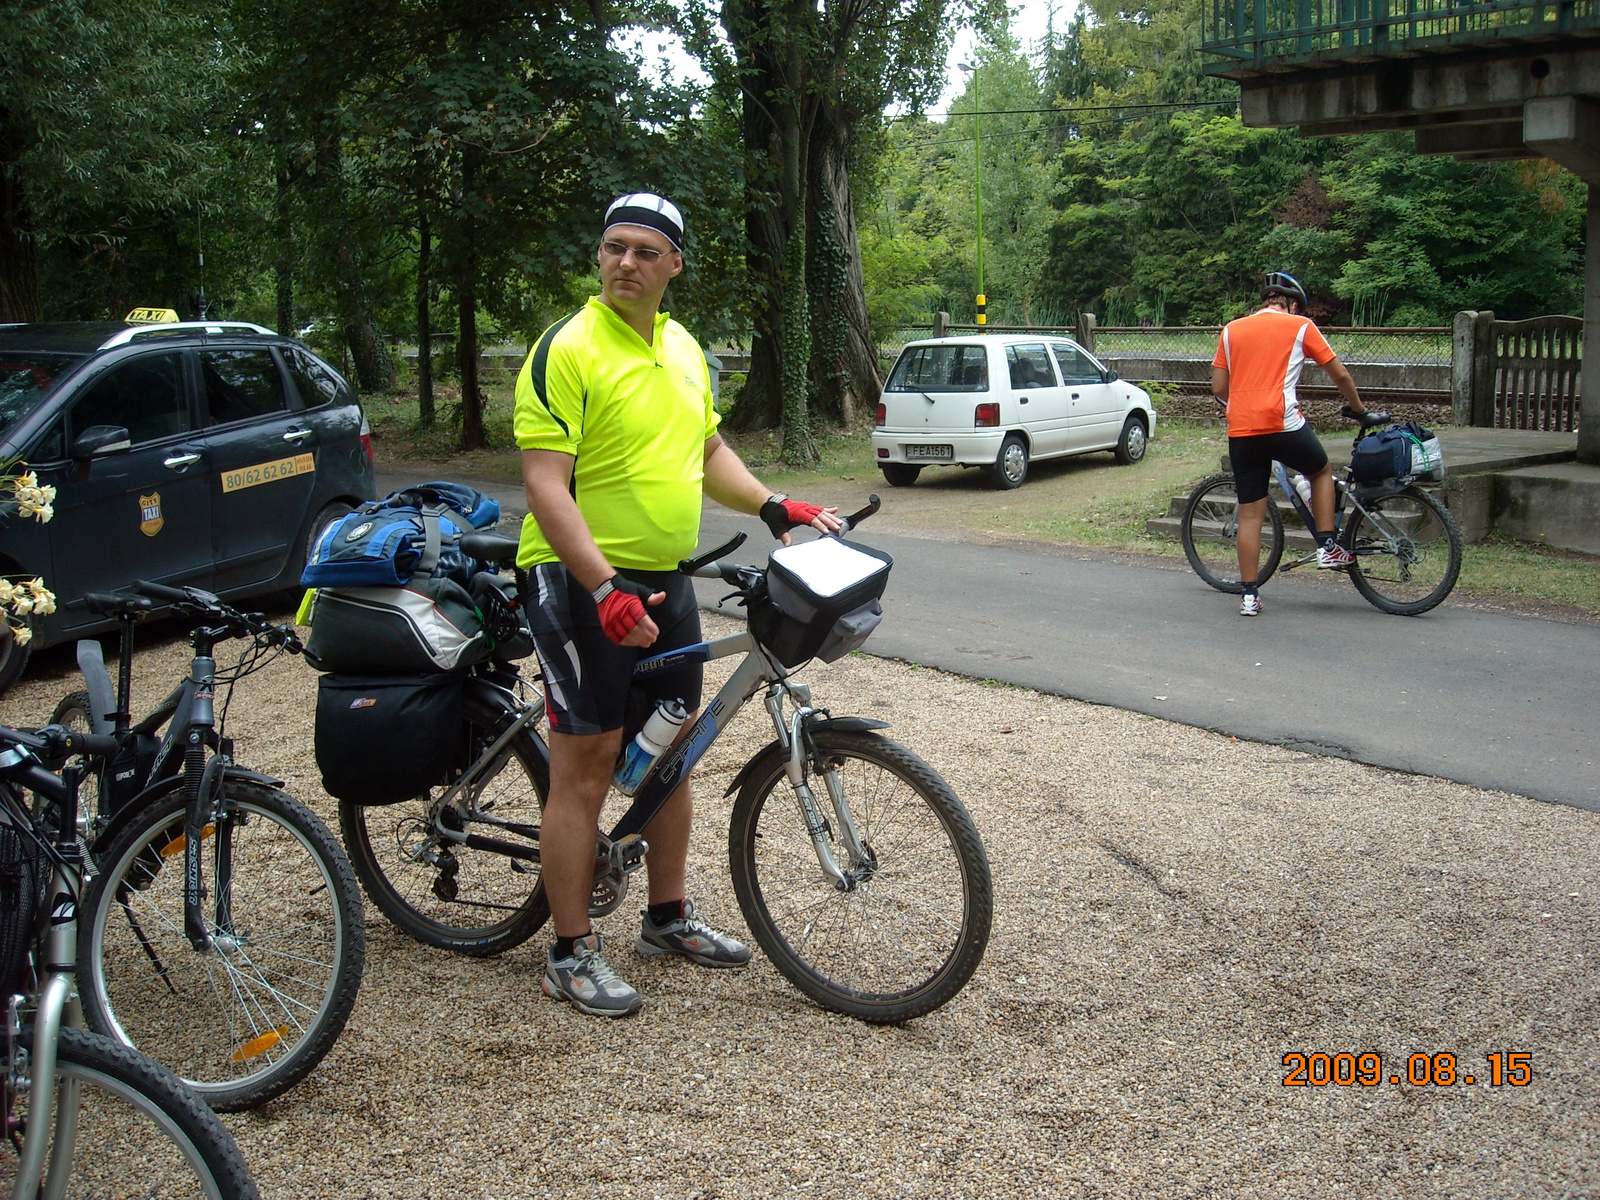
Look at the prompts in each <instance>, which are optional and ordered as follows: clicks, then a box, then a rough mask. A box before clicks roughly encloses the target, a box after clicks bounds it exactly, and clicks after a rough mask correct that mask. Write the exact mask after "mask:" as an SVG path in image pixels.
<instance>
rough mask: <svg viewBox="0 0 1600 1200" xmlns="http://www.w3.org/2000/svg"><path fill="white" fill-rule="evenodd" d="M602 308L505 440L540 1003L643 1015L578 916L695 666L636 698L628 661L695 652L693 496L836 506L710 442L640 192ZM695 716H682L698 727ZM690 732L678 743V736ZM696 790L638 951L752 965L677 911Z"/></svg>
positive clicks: (678, 238) (532, 358)
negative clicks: (605, 837)
mask: <svg viewBox="0 0 1600 1200" xmlns="http://www.w3.org/2000/svg"><path fill="white" fill-rule="evenodd" d="M598 254H599V261H600V294H599V295H598V296H595V297H591V298H590V299H589V301H588V303H586V304H585V305H584V306H583V308H581V309H579V310H578V311H577V312H575V313H572V314H571V315H570V316H567V317H564V318H563V319H561V320H560V321H557V322H556V323H555V324H554V325H552V326H551V327H550V328H549V329H547V330H545V332H544V334H543V335H542V336H541V337H540V338H539V340H538V342H537V343H536V344H535V345H534V347H533V349H532V351H531V352H530V353H529V355H528V360H527V362H526V363H524V364H523V367H522V372H521V374H520V375H519V376H518V377H517V389H516V414H515V429H516V436H517V444H518V445H519V446H520V447H521V448H522V472H523V481H524V484H525V486H526V489H527V496H528V509H529V514H528V517H527V519H526V520H525V521H524V522H523V527H522V542H521V547H520V548H519V550H518V554H517V562H518V565H519V566H522V567H523V568H525V569H526V570H527V571H528V572H529V575H530V587H529V591H530V593H531V594H530V596H529V598H528V618H529V622H530V624H531V625H532V628H533V633H534V645H535V648H536V650H537V652H538V655H539V665H540V668H541V669H542V671H543V673H544V678H545V688H546V698H547V702H548V709H549V717H550V794H549V797H548V799H547V801H546V804H545V810H544V817H543V821H542V824H541V827H540V839H539V840H540V858H541V863H542V868H543V872H544V886H545V894H546V896H547V897H548V898H549V902H550V913H551V918H552V921H553V923H554V926H555V934H556V940H555V944H554V945H553V946H552V947H551V949H550V952H549V956H548V959H547V963H546V967H545V976H544V984H543V986H544V991H545V993H546V994H547V995H549V996H551V997H552V998H554V999H558V1000H566V1001H568V1002H570V1003H571V1004H573V1005H574V1006H575V1007H577V1008H578V1009H580V1010H581V1011H583V1012H586V1013H590V1014H592V1015H595V1016H609V1017H620V1016H625V1015H627V1014H629V1013H632V1012H637V1011H638V1010H639V1008H640V1006H641V1005H642V1004H643V1001H642V1000H641V999H640V997H639V993H638V992H636V991H635V990H634V989H633V988H632V987H630V986H629V985H628V984H627V983H626V982H624V981H623V980H622V979H620V978H619V977H618V976H617V974H616V972H615V971H613V970H612V969H611V967H610V966H609V965H608V963H607V962H606V959H605V956H604V953H603V946H602V943H601V940H600V935H599V934H597V933H595V932H594V930H593V926H592V925H591V923H590V919H589V898H590V893H591V890H592V887H593V881H594V862H595V836H596V833H597V830H598V824H599V818H600V809H601V806H602V805H603V804H604V802H605V798H606V793H607V791H608V789H609V788H610V784H611V774H612V770H613V768H614V766H615V763H616V759H617V752H618V750H619V749H620V748H621V745H622V732H623V727H624V725H625V724H631V726H632V727H633V728H637V727H638V724H639V723H640V722H641V721H642V719H643V716H644V715H646V714H647V713H648V712H649V711H651V710H652V709H653V708H654V707H655V705H656V703H657V702H658V701H661V700H667V699H674V700H681V701H682V702H683V704H684V706H685V707H686V708H687V709H689V710H690V712H691V714H693V712H694V711H695V710H696V709H697V708H698V707H699V703H700V688H701V667H700V665H699V664H698V663H696V664H693V665H691V666H687V667H682V668H677V669H675V670H672V671H667V672H659V673H657V674H656V675H653V676H651V677H650V682H649V685H648V688H647V689H632V690H633V695H634V696H635V698H636V699H635V701H634V703H635V705H637V704H638V702H639V700H640V699H642V700H643V701H644V702H645V704H646V705H647V707H645V709H644V711H643V712H639V711H637V709H636V710H635V711H634V713H633V714H632V720H631V721H630V719H629V716H630V714H629V703H630V684H631V680H632V675H633V667H634V664H635V662H637V661H638V660H639V659H640V658H642V657H645V656H646V655H649V654H660V653H664V652H666V651H668V650H673V649H677V648H678V647H681V646H686V645H692V644H693V643H695V642H697V641H699V640H700V617H699V611H698V608H697V605H696V603H695V597H694V590H693V587H692V586H691V584H690V581H689V579H688V577H687V576H684V575H680V574H678V573H677V564H678V560H679V559H681V558H687V557H690V556H691V555H692V553H693V551H694V548H695V543H696V542H697V541H698V539H699V534H700V507H701V494H702V491H703V492H704V493H705V494H706V495H709V496H710V497H711V498H712V499H714V500H716V501H718V502H719V503H721V504H725V505H727V506H728V507H729V508H732V509H736V510H738V511H740V512H746V513H754V514H759V515H760V516H761V518H762V519H763V520H764V521H765V522H766V523H767V525H768V527H769V528H771V529H772V530H773V533H774V535H775V536H780V537H781V538H782V540H783V541H784V542H787V541H788V540H789V534H788V532H787V531H788V530H789V529H790V528H794V527H798V526H801V525H810V526H812V527H814V528H816V529H818V530H821V531H823V532H831V531H833V530H836V529H838V528H839V527H840V521H839V519H838V517H837V516H835V515H834V514H835V512H836V510H835V509H831V508H830V509H822V508H819V507H818V506H816V505H814V504H805V503H803V502H801V501H797V500H790V499H788V498H787V497H785V496H781V495H777V496H775V495H774V494H773V493H772V491H771V489H769V488H767V487H765V486H763V485H762V484H761V482H760V481H759V480H757V479H756V477H755V476H754V475H752V474H751V473H750V471H749V469H748V468H747V467H746V466H745V465H744V463H743V462H742V461H741V460H740V458H739V456H738V455H737V454H735V453H734V451H733V449H732V448H731V447H729V446H728V445H727V444H726V443H725V442H723V440H722V438H721V437H720V436H718V434H717V422H718V417H717V413H716V409H715V407H714V405H713V402H712V395H711V380H710V372H709V370H708V368H707V366H706V360H705V354H704V353H703V352H702V351H701V349H700V347H699V345H698V344H697V343H696V342H695V340H694V338H693V337H692V336H691V335H690V334H689V332H688V331H687V330H685V329H684V328H683V326H682V325H679V324H678V323H677V322H676V321H674V320H672V319H671V318H670V317H669V316H668V315H667V314H666V313H664V312H662V311H661V300H662V297H663V295H664V294H665V292H666V289H667V285H668V283H670V282H671V281H672V279H673V278H674V277H675V276H677V275H678V273H679V272H681V271H682V270H683V217H682V215H681V214H680V213H679V211H678V209H677V207H676V206H675V205H673V204H672V203H671V202H670V201H668V200H665V199H663V198H662V197H660V196H655V195H651V194H648V193H634V194H631V195H627V196H622V197H619V198H618V199H617V200H615V201H613V202H612V204H611V205H610V207H609V208H608V209H607V210H606V216H605V222H604V232H603V233H602V234H601V241H600V244H599V250H598ZM692 719H693V718H692V715H691V721H692ZM687 724H688V723H686V724H685V728H687ZM692 812H693V802H692V799H691V795H690V786H689V781H688V780H687V779H685V781H684V782H683V783H682V784H681V785H680V786H679V787H678V789H677V790H676V791H674V792H673V794H672V796H671V798H670V799H669V800H668V801H667V803H666V804H665V806H663V808H662V809H661V811H660V812H659V813H657V814H656V816H655V818H654V819H653V820H652V821H651V822H650V824H649V825H648V826H647V827H646V828H645V830H644V836H645V839H646V840H647V841H648V842H649V844H650V851H649V853H648V854H647V855H646V857H645V866H646V869H647V871H648V875H649V881H650V883H649V908H647V909H646V910H645V911H644V913H643V914H642V915H643V922H642V925H641V928H640V933H639V937H638V939H637V940H636V942H635V943H634V945H635V948H636V949H637V950H638V951H640V952H641V953H643V954H668V953H671V954H680V955H683V956H684V957H686V958H689V959H690V960H691V961H693V962H696V963H698V964H700V965H702V966H712V967H739V966H743V965H744V964H745V963H747V962H748V961H749V959H750V951H749V950H748V949H747V948H746V947H745V946H743V945H741V944H740V943H739V942H737V941H735V940H734V939H733V938H731V937H729V936H727V935H726V934H723V933H719V932H718V931H716V930H714V929H712V928H710V927H709V926H708V925H706V924H705V923H704V922H702V921H701V920H700V919H699V918H698V917H697V916H696V914H695V909H694V905H693V904H692V903H691V902H690V901H689V899H688V896H687V881H686V879H685V863H686V860H687V857H688V849H689V833H690V827H691V822H692Z"/></svg>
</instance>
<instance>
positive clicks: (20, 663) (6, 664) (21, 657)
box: [0, 617, 31, 692]
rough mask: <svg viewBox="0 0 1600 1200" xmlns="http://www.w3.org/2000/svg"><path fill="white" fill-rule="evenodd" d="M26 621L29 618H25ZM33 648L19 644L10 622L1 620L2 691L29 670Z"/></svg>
mask: <svg viewBox="0 0 1600 1200" xmlns="http://www.w3.org/2000/svg"><path fill="white" fill-rule="evenodd" d="M23 620H24V622H26V620H27V618H26V617H24V618H23ZM30 653H31V649H30V648H29V647H27V646H22V645H18V644H17V639H16V635H15V634H14V633H13V631H12V629H11V625H10V624H9V623H8V622H5V621H0V692H4V691H5V690H6V689H7V688H9V687H10V686H11V685H12V684H13V683H15V682H16V681H17V680H18V679H20V678H21V677H22V672H23V671H25V670H27V667H28V655H29V654H30Z"/></svg>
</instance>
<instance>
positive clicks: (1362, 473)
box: [1350, 421, 1444, 484]
mask: <svg viewBox="0 0 1600 1200" xmlns="http://www.w3.org/2000/svg"><path fill="white" fill-rule="evenodd" d="M1350 468H1351V471H1352V473H1353V474H1354V475H1355V480H1356V482H1357V483H1363V484H1376V483H1387V482H1389V481H1390V480H1395V481H1405V482H1410V481H1412V480H1419V479H1420V480H1424V481H1428V482H1434V483H1436V482H1438V481H1439V480H1442V479H1443V478H1444V454H1443V453H1442V452H1441V450H1440V449H1439V439H1438V437H1437V436H1435V435H1434V433H1433V431H1432V430H1429V429H1424V428H1423V427H1422V426H1420V425H1418V424H1416V423H1415V422H1414V421H1407V422H1406V423H1405V424H1403V425H1395V426H1392V427H1391V428H1388V429H1380V430H1378V431H1377V432H1375V433H1369V434H1367V435H1366V436H1365V437H1364V438H1362V439H1361V440H1360V441H1359V442H1357V443H1356V448H1355V452H1354V453H1353V454H1352V455H1351V456H1350Z"/></svg>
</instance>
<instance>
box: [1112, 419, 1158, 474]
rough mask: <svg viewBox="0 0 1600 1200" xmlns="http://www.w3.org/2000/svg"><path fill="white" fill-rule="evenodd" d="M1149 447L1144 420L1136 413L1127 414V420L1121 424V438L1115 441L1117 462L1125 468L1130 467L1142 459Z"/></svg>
mask: <svg viewBox="0 0 1600 1200" xmlns="http://www.w3.org/2000/svg"><path fill="white" fill-rule="evenodd" d="M1149 445H1150V437H1149V434H1147V433H1146V432H1145V428H1144V419H1143V418H1142V417H1140V416H1139V415H1138V414H1137V413H1130V414H1128V419H1127V420H1126V421H1124V422H1123V423H1122V436H1121V437H1120V438H1118V439H1117V449H1116V455H1117V461H1118V462H1119V463H1121V464H1122V465H1123V466H1125V467H1128V466H1132V465H1133V464H1134V463H1136V462H1138V461H1139V460H1140V459H1141V458H1143V457H1144V452H1145V450H1146V449H1147V448H1148V447H1149Z"/></svg>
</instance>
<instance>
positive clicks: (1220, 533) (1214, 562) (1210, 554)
mask: <svg viewBox="0 0 1600 1200" xmlns="http://www.w3.org/2000/svg"><path fill="white" fill-rule="evenodd" d="M1389 422H1390V416H1389V414H1388V413H1383V412H1380V413H1368V414H1365V417H1364V420H1363V421H1362V424H1361V427H1360V428H1359V429H1358V430H1357V431H1356V435H1355V442H1354V445H1353V446H1352V458H1353V457H1354V453H1355V449H1354V447H1355V446H1359V445H1360V443H1361V440H1362V438H1363V437H1366V436H1368V435H1369V434H1370V433H1371V432H1372V431H1373V430H1374V429H1377V428H1379V427H1381V426H1383V425H1387V424H1389ZM1272 469H1273V475H1274V478H1275V479H1276V481H1277V484H1278V488H1279V490H1280V491H1281V492H1282V493H1283V495H1284V496H1285V497H1287V499H1288V501H1289V504H1290V505H1291V506H1292V511H1293V512H1294V513H1295V515H1296V516H1298V517H1299V519H1300V521H1301V523H1302V524H1303V525H1304V526H1305V528H1306V532H1307V533H1308V534H1310V535H1311V549H1310V551H1309V552H1308V553H1306V554H1305V555H1303V556H1302V557H1300V558H1297V559H1295V560H1293V561H1291V562H1288V563H1283V562H1282V559H1283V555H1284V549H1285V536H1284V518H1283V512H1282V510H1281V509H1280V508H1279V506H1278V505H1276V504H1272V503H1269V504H1268V505H1267V519H1266V522H1265V524H1264V525H1263V527H1262V533H1261V565H1260V574H1259V576H1258V577H1257V579H1258V582H1259V583H1266V581H1267V580H1268V579H1270V578H1271V577H1272V574H1273V572H1274V571H1276V570H1278V569H1279V567H1280V565H1281V566H1282V569H1283V570H1285V571H1292V570H1295V569H1297V568H1299V567H1303V566H1306V565H1308V564H1311V565H1314V564H1315V563H1316V560H1317V551H1316V523H1315V522H1314V521H1313V520H1312V516H1311V509H1310V507H1309V505H1308V504H1307V503H1306V501H1305V499H1304V498H1303V497H1302V495H1301V493H1300V490H1299V488H1298V487H1297V486H1296V485H1295V482H1294V478H1298V476H1296V477H1294V478H1291V473H1290V472H1289V471H1288V470H1287V469H1286V468H1285V467H1284V465H1283V464H1282V463H1277V462H1275V463H1273V464H1272ZM1333 482H1334V489H1335V501H1334V503H1335V508H1334V518H1335V529H1336V530H1337V536H1336V538H1335V540H1336V542H1337V543H1338V545H1340V546H1343V547H1344V548H1345V549H1346V550H1348V551H1349V552H1350V553H1351V554H1353V555H1354V556H1355V562H1354V563H1352V564H1351V566H1350V569H1349V570H1350V582H1351V583H1353V584H1355V586H1356V590H1357V591H1358V592H1360V593H1361V594H1362V596H1364V597H1365V598H1366V599H1367V600H1368V602H1370V603H1371V604H1372V605H1373V606H1374V607H1375V608H1378V609H1379V610H1381V611H1383V612H1386V613H1393V614H1395V615H1397V616H1418V615H1420V614H1421V613H1425V612H1427V611H1428V610H1429V609H1431V608H1433V607H1435V606H1436V605H1438V604H1439V603H1440V602H1442V601H1443V600H1444V598H1445V597H1446V596H1448V595H1449V594H1450V592H1451V589H1453V588H1454V587H1455V585H1456V579H1457V577H1458V576H1459V575H1460V574H1461V556H1462V541H1461V530H1460V528H1459V527H1458V526H1457V525H1456V520H1455V518H1454V517H1453V516H1451V515H1450V510H1449V509H1447V508H1446V507H1445V506H1444V505H1443V504H1441V503H1439V501H1438V500H1436V499H1435V498H1434V497H1433V496H1432V495H1431V494H1430V493H1429V492H1427V491H1425V490H1424V489H1422V488H1420V487H1418V486H1416V485H1415V484H1414V483H1411V482H1408V481H1405V480H1403V479H1396V480H1391V481H1388V482H1386V483H1378V484H1362V483H1357V482H1356V481H1355V478H1354V474H1353V471H1352V469H1351V468H1350V467H1346V468H1344V470H1343V471H1342V472H1340V473H1335V475H1334V481H1333ZM1238 533H1239V502H1238V498H1237V496H1236V494H1235V491H1234V481H1233V473H1232V472H1230V471H1224V472H1221V473H1220V474H1216V475H1211V476H1209V477H1207V478H1205V479H1202V480H1201V481H1200V483H1199V484H1197V485H1196V486H1195V489H1194V491H1192V492H1191V493H1189V500H1188V503H1186V504H1185V505H1184V509H1183V519H1182V522H1181V524H1180V527H1179V536H1180V538H1181V539H1182V541H1183V552H1184V554H1185V555H1187V556H1188V559H1189V565H1190V566H1192V567H1193V568H1194V571H1195V574H1197V575H1199V576H1200V578H1201V579H1203V580H1205V581H1206V582H1207V583H1208V584H1210V585H1211V586H1212V587H1214V588H1216V589H1217V590H1218V591H1222V592H1232V593H1234V594H1236V595H1237V594H1238V593H1239V592H1240V591H1241V590H1242V585H1241V583H1240V579H1239V556H1238Z"/></svg>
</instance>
